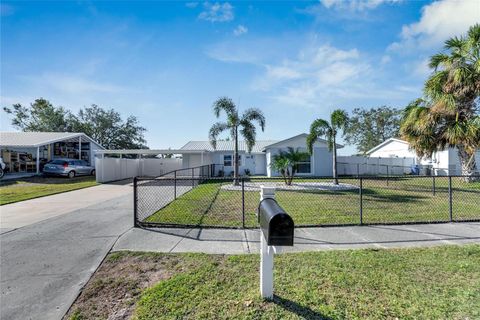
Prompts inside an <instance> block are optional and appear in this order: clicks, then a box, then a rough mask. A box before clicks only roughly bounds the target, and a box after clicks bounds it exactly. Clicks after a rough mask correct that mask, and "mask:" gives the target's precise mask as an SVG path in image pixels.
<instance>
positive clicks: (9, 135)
mask: <svg viewBox="0 0 480 320" xmlns="http://www.w3.org/2000/svg"><path fill="white" fill-rule="evenodd" d="M0 149H1V156H2V159H3V161H4V162H5V164H6V172H7V174H27V173H30V174H31V175H33V174H39V173H40V172H41V171H42V167H43V165H44V164H45V163H47V162H48V161H50V160H54V159H59V158H61V159H80V160H84V161H86V162H87V163H89V164H90V165H95V163H94V162H95V161H94V153H95V151H96V150H101V149H103V147H102V146H101V145H100V144H99V143H98V142H96V141H95V140H93V139H92V138H90V137H89V136H87V135H86V134H84V133H82V132H0Z"/></svg>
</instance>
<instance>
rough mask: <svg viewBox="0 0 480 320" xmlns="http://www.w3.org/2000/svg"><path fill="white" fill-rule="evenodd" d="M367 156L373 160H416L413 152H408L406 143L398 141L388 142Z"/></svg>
mask: <svg viewBox="0 0 480 320" xmlns="http://www.w3.org/2000/svg"><path fill="white" fill-rule="evenodd" d="M369 156H370V157H373V158H375V157H376V158H393V157H398V158H416V155H415V151H413V150H410V149H409V146H408V144H407V143H405V142H400V141H390V142H389V143H387V144H386V145H384V146H383V147H381V148H380V149H378V150H375V151H374V152H372V153H371V154H369Z"/></svg>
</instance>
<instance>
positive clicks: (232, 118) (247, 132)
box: [209, 97, 265, 185]
mask: <svg viewBox="0 0 480 320" xmlns="http://www.w3.org/2000/svg"><path fill="white" fill-rule="evenodd" d="M222 111H223V112H225V114H226V115H227V121H226V122H217V123H215V124H213V126H212V127H211V128H210V132H209V140H210V144H211V145H212V147H213V148H214V149H216V148H217V139H218V136H219V135H220V133H222V132H223V131H229V133H230V136H231V138H232V140H233V143H234V153H233V162H234V170H233V177H234V184H235V185H239V174H238V134H239V132H238V131H239V130H240V134H241V135H242V136H243V138H244V139H245V142H246V145H247V151H248V152H249V153H250V152H251V151H252V148H253V146H254V145H255V139H256V133H257V132H256V128H255V125H254V122H257V123H258V124H259V125H260V128H261V129H262V131H263V130H264V129H265V116H264V115H263V113H262V111H260V110H259V109H257V108H249V109H247V110H245V112H244V113H243V114H242V116H239V114H238V110H237V107H236V106H235V104H234V103H233V101H232V100H231V99H230V98H227V97H222V98H219V99H218V100H217V101H215V102H214V103H213V113H214V114H215V116H216V117H217V119H218V118H220V113H221V112H222Z"/></svg>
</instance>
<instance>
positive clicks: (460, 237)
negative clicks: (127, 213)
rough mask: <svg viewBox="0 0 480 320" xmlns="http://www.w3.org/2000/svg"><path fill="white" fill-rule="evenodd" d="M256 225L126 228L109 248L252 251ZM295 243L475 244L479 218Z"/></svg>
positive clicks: (298, 238) (305, 246)
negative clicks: (245, 227) (239, 227)
mask: <svg viewBox="0 0 480 320" xmlns="http://www.w3.org/2000/svg"><path fill="white" fill-rule="evenodd" d="M259 239H260V231H258V230H224V229H171V228H163V229H131V230H129V231H128V232H126V233H125V234H124V235H122V236H121V237H120V239H119V240H118V241H117V242H116V244H115V246H114V248H113V250H114V251H120V250H132V251H154V252H205V253H218V254H242V253H258V252H259V250H260V249H259V245H260V241H259ZM294 242H295V245H294V247H291V248H285V250H284V251H286V252H300V251H318V250H338V249H360V248H402V247H423V246H436V245H445V244H467V243H480V222H476V223H445V224H418V225H394V226H384V225H378V226H353V227H324V228H298V229H295V240H294Z"/></svg>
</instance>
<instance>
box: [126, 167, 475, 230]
mask: <svg viewBox="0 0 480 320" xmlns="http://www.w3.org/2000/svg"><path fill="white" fill-rule="evenodd" d="M207 167H208V168H207V169H198V170H197V169H196V170H194V172H193V175H192V174H191V171H190V174H184V175H180V174H179V173H178V172H177V173H173V176H172V175H171V174H169V175H168V176H162V177H159V178H156V179H147V178H136V179H135V180H134V194H135V225H136V226H159V227H165V226H175V227H221V228H256V227H257V207H258V203H259V200H260V188H261V186H269V187H275V188H276V193H275V197H276V200H277V201H278V203H279V204H280V206H282V207H283V208H284V209H285V211H286V212H287V213H288V214H290V215H291V216H292V218H293V220H294V221H295V226H298V227H307V226H332V225H359V224H400V223H433V222H450V221H452V222H454V221H480V177H474V178H472V177H465V176H430V177H426V176H425V177H424V176H396V177H350V178H347V177H341V178H339V179H338V180H339V184H338V185H336V184H334V183H333V181H332V178H304V177H297V178H295V179H294V180H293V183H292V184H291V185H286V184H285V182H284V180H283V179H282V178H256V177H243V178H241V179H240V181H239V184H238V185H235V184H234V182H233V179H232V178H225V177H213V176H212V174H211V173H212V172H213V171H212V168H211V167H209V166H207ZM189 170H191V169H189ZM187 172H188V171H187ZM475 179H476V180H477V181H470V180H475Z"/></svg>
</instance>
